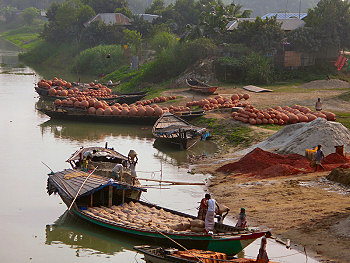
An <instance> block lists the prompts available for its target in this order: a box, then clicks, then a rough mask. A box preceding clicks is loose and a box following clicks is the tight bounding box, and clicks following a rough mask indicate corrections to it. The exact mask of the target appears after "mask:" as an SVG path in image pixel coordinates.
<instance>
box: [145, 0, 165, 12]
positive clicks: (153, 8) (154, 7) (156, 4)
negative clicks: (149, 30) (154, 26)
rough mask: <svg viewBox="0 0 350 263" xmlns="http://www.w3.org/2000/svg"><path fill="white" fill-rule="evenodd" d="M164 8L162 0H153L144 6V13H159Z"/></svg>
mask: <svg viewBox="0 0 350 263" xmlns="http://www.w3.org/2000/svg"><path fill="white" fill-rule="evenodd" d="M164 10H165V4H164V0H154V1H153V2H152V4H151V5H150V6H149V7H147V8H146V10H145V13H146V14H154V15H161V14H162V12H163V11H164Z"/></svg>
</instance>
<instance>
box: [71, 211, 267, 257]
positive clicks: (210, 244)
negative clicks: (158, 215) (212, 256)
mask: <svg viewBox="0 0 350 263" xmlns="http://www.w3.org/2000/svg"><path fill="white" fill-rule="evenodd" d="M73 211H74V213H75V214H76V215H77V216H79V217H80V218H82V219H83V220H86V221H89V222H90V223H93V224H95V225H98V226H100V227H103V228H107V229H110V230H113V231H116V232H119V233H121V234H126V235H130V236H134V237H136V238H139V239H145V240H147V242H152V243H158V244H163V245H164V244H167V245H171V246H174V245H175V244H174V242H173V241H171V240H170V239H169V238H171V239H173V240H175V241H176V242H178V243H179V244H181V245H182V246H184V247H186V248H187V249H201V250H211V251H216V252H222V253H225V254H227V255H236V254H238V253H239V252H240V251H242V250H243V249H244V248H245V247H246V246H248V245H249V244H250V243H252V242H253V241H254V240H256V239H257V238H260V237H262V236H263V235H264V234H265V232H255V233H249V234H241V235H237V236H232V237H229V238H213V237H212V236H211V235H184V234H182V235H181V234H166V236H167V237H166V236H165V235H162V234H161V233H157V232H154V231H142V230H140V229H135V228H131V227H126V226H123V225H121V224H117V223H115V224H111V223H108V222H107V221H104V220H98V219H95V218H92V217H90V216H88V215H85V214H83V213H82V212H80V211H79V210H78V209H74V210H73Z"/></svg>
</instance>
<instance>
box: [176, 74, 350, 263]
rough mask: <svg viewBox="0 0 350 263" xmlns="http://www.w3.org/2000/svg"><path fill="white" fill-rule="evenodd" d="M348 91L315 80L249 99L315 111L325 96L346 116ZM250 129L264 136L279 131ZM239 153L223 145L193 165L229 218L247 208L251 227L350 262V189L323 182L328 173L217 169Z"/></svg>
mask: <svg viewBox="0 0 350 263" xmlns="http://www.w3.org/2000/svg"><path fill="white" fill-rule="evenodd" d="M349 87H350V84H349V83H347V82H342V81H339V80H331V81H322V80H321V81H313V82H310V83H306V84H303V85H301V86H297V87H296V86H294V87H290V86H289V87H283V86H281V87H271V88H272V89H273V90H274V92H271V93H250V94H251V98H250V99H249V101H250V103H251V104H253V105H254V106H256V107H257V108H266V107H273V106H276V105H282V106H283V105H293V104H300V105H304V106H308V107H310V108H313V106H314V103H315V101H316V98H318V97H321V98H322V101H323V103H324V108H325V109H327V110H330V111H334V112H345V113H346V112H349V111H350V102H349V101H344V100H341V99H340V97H339V96H340V95H341V94H343V93H344V92H346V91H347V90H348V88H349ZM172 92H174V93H178V94H179V95H181V96H183V99H184V100H185V101H187V100H194V99H196V100H198V99H201V96H200V95H196V97H195V95H192V94H187V93H186V92H185V90H176V91H172ZM245 92H246V91H245V90H243V89H242V88H235V87H222V88H220V89H219V94H220V95H223V96H230V95H231V94H233V93H245ZM207 118H218V119H222V120H223V119H224V120H226V121H227V122H232V119H231V118H230V116H229V114H222V113H220V114H215V112H213V113H208V114H207ZM252 128H253V129H255V132H256V134H257V135H258V134H260V137H261V138H264V137H265V138H266V137H268V136H270V135H272V134H273V133H274V132H275V131H271V130H266V129H262V128H260V127H256V126H254V127H252ZM262 133H263V134H264V135H263V136H261V134H262ZM257 137H258V136H257ZM219 143H220V142H219ZM221 146H222V145H221ZM237 150H239V149H237V147H236V148H233V147H230V146H229V145H224V147H222V152H221V153H220V157H218V156H216V157H215V158H212V159H210V158H209V159H208V158H206V159H204V160H195V161H194V162H193V163H195V170H196V172H199V173H204V174H212V175H213V176H212V178H211V180H210V182H209V183H208V191H209V192H210V193H212V195H213V196H214V197H215V199H216V200H217V201H218V202H220V203H222V204H225V205H226V206H228V207H229V208H230V209H231V212H230V214H229V217H234V218H236V216H237V215H238V213H239V210H240V208H241V207H245V208H246V213H247V217H248V225H250V226H259V227H260V228H263V229H268V230H271V231H272V233H273V235H275V236H278V237H279V238H281V239H282V240H286V239H290V240H291V244H292V246H293V248H297V249H299V250H300V251H303V250H304V248H305V249H306V251H307V253H308V254H309V255H310V256H313V257H315V258H317V259H319V260H320V261H322V262H350V249H349V248H350V191H349V189H345V188H342V187H338V186H337V185H336V184H334V183H331V182H329V181H327V180H325V176H326V175H327V172H322V173H311V174H307V175H294V176H286V177H274V178H268V179H260V178H256V177H247V176H242V175H240V176H236V175H234V174H222V173H217V172H216V171H215V170H216V169H217V168H218V167H220V166H222V165H223V164H225V163H228V161H227V160H228V159H230V158H233V157H236V158H237V157H238V156H237V154H236V151H237ZM208 163H210V165H208ZM346 191H348V192H346Z"/></svg>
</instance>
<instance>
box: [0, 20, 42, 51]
mask: <svg viewBox="0 0 350 263" xmlns="http://www.w3.org/2000/svg"><path fill="white" fill-rule="evenodd" d="M42 28H43V27H42V25H33V26H22V27H20V28H17V29H14V30H11V31H7V32H3V33H2V34H1V36H2V37H3V38H5V39H6V40H8V41H10V42H12V43H13V44H15V45H16V46H18V47H21V48H23V49H26V50H31V49H33V48H35V47H36V46H37V45H38V44H39V43H40V42H41V40H40V39H39V34H40V32H41V31H42Z"/></svg>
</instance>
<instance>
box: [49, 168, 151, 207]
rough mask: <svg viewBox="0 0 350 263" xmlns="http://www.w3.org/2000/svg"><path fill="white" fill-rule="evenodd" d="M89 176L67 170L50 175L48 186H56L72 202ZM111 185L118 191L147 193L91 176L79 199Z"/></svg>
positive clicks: (140, 189) (104, 178)
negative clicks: (129, 190)
mask: <svg viewBox="0 0 350 263" xmlns="http://www.w3.org/2000/svg"><path fill="white" fill-rule="evenodd" d="M88 175H89V173H86V172H83V171H77V170H72V169H66V170H63V171H60V172H56V173H54V174H50V175H49V179H48V184H49V185H50V184H51V186H54V187H55V188H56V189H57V190H58V192H59V194H60V195H61V196H65V197H66V198H68V199H71V200H72V199H73V198H74V197H75V196H76V194H77V193H78V191H79V188H80V187H81V186H82V184H83V183H84V181H85V179H86V178H87V176H88ZM109 185H113V187H115V188H117V189H131V190H136V191H144V192H145V191H147V190H146V189H144V188H142V187H136V186H132V185H130V184H127V183H123V182H117V181H114V180H113V179H111V178H108V177H103V176H98V175H91V176H90V177H89V179H88V180H87V181H86V182H85V184H84V185H83V187H82V189H81V190H80V192H79V195H78V198H79V197H81V196H84V195H90V194H92V193H94V192H96V191H98V190H100V189H102V188H104V187H106V186H109ZM49 189H50V187H49ZM51 192H54V191H51ZM49 193H50V192H49Z"/></svg>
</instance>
